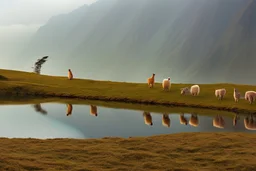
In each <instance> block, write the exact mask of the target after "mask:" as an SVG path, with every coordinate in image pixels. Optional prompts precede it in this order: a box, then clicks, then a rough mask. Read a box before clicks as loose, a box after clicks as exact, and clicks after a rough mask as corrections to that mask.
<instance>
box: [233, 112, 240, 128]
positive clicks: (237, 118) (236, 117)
mask: <svg viewBox="0 0 256 171" xmlns="http://www.w3.org/2000/svg"><path fill="white" fill-rule="evenodd" d="M239 119H240V117H239V116H238V114H237V113H236V115H235V116H234V118H233V126H236V124H237V121H238V120H239Z"/></svg>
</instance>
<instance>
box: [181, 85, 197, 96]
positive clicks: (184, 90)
mask: <svg viewBox="0 0 256 171" xmlns="http://www.w3.org/2000/svg"><path fill="white" fill-rule="evenodd" d="M180 90H181V92H180V94H181V95H187V94H191V95H192V96H197V95H199V93H200V87H199V85H193V86H191V87H190V88H189V87H185V88H181V89H180Z"/></svg>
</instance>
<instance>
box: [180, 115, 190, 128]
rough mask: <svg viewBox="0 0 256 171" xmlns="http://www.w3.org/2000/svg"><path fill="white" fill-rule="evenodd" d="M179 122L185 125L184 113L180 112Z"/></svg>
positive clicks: (186, 122) (186, 121)
mask: <svg viewBox="0 0 256 171" xmlns="http://www.w3.org/2000/svg"><path fill="white" fill-rule="evenodd" d="M180 124H181V125H187V124H188V120H187V118H185V116H184V113H182V114H180Z"/></svg>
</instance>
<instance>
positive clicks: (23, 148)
mask: <svg viewBox="0 0 256 171" xmlns="http://www.w3.org/2000/svg"><path fill="white" fill-rule="evenodd" d="M255 141H256V135H255V134H241V133H228V134H226V133H184V134H174V135H161V136H154V137H147V138H142V137H138V138H128V139H123V138H103V139H97V140H95V139H90V140H75V139H54V140H36V139H3V138H2V139H0V150H1V157H0V158H1V164H0V169H1V170H18V169H20V170H46V169H47V170H49V168H51V169H50V170H77V171H78V170H88V171H99V170H109V171H120V170H123V171H126V170H127V171H128V170H136V171H141V170H152V171H159V170H167V169H168V170H184V171H185V170H187V171H194V170H248V171H251V170H256V163H255V155H256V149H255V148H252V147H253V146H254V145H255Z"/></svg>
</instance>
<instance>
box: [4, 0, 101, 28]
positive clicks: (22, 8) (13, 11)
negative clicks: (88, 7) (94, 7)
mask: <svg viewBox="0 0 256 171" xmlns="http://www.w3.org/2000/svg"><path fill="white" fill-rule="evenodd" d="M95 1H96V0H0V16H1V17H0V25H17V24H18V25H19V24H28V25H37V24H43V23H45V22H46V21H47V20H48V19H49V18H50V17H52V16H54V15H58V14H62V13H67V12H71V11H72V10H74V9H76V8H78V7H80V6H82V5H84V4H91V3H93V2H95Z"/></svg>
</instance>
